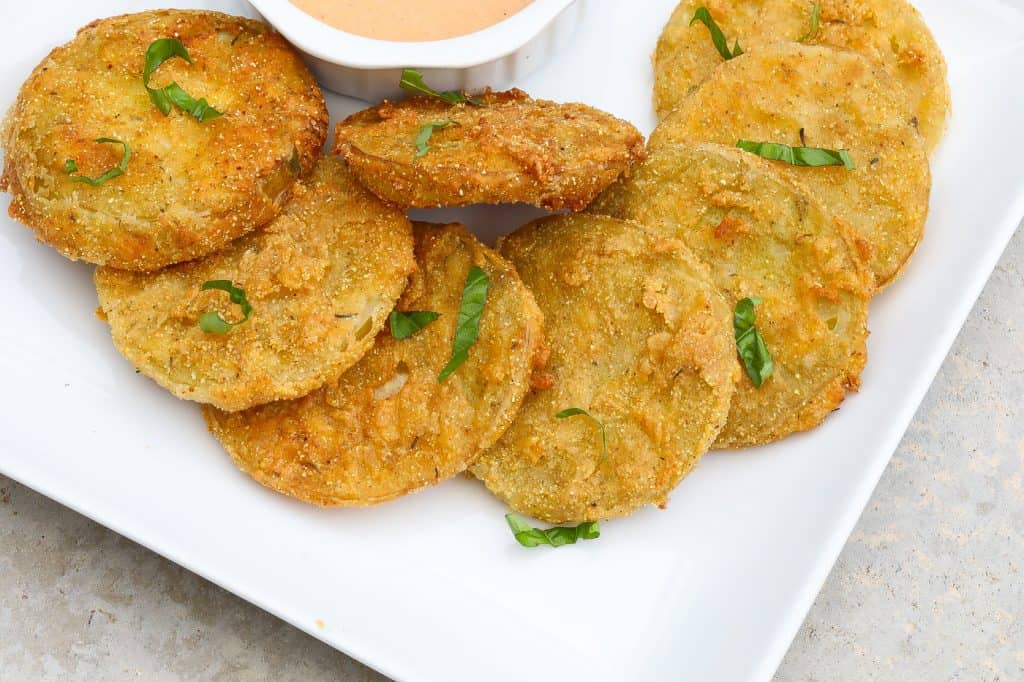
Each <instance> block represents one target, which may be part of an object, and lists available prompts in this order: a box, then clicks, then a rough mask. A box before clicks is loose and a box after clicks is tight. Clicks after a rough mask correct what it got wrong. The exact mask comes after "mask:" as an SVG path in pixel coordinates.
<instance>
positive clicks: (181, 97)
mask: <svg viewBox="0 0 1024 682" xmlns="http://www.w3.org/2000/svg"><path fill="white" fill-rule="evenodd" d="M172 57H181V58H182V59H184V60H185V61H186V62H188V63H189V64H191V63H192V58H191V57H189V55H188V50H186V49H185V46H184V45H182V44H181V41H180V40H175V39H174V38H160V39H159V40H155V41H153V43H152V44H151V45H150V46H149V48H148V49H147V50H146V66H145V68H144V69H143V71H142V84H143V85H145V86H146V92H148V93H149V99H150V100H151V101H152V102H153V104H155V105H156V107H157V109H159V110H160V111H162V112H163V114H164V116H167V115H168V114H170V113H171V105H174V106H177V107H178V108H179V109H181V110H182V111H184V112H186V113H188V114H189V115H191V116H192V117H193V118H194V119H196V120H197V121H199V122H200V123H205V122H206V121H209V120H212V119H215V118H217V117H219V116H221V115H222V114H221V112H219V111H217V110H216V109H214V108H213V107H211V106H210V104H209V103H208V102H207V101H206V100H205V99H200V100H198V101H196V100H195V99H193V98H192V97H191V96H190V95H189V94H188V93H187V92H185V91H184V90H182V89H181V86H179V85H178V84H177V83H173V82H172V83H171V84H170V85H168V86H165V87H162V88H151V87H149V79H150V77H151V76H152V75H153V72H154V71H156V70H157V69H158V68H160V65H161V64H163V63H164V62H165V61H167V60H168V59H171V58H172Z"/></svg>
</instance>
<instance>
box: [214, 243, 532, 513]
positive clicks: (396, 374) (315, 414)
mask: <svg viewBox="0 0 1024 682" xmlns="http://www.w3.org/2000/svg"><path fill="white" fill-rule="evenodd" d="M416 260H417V263H418V269H417V271H416V274H414V275H413V277H412V281H411V283H410V285H409V288H408V289H407V290H406V292H405V293H404V294H403V295H402V299H401V300H400V301H399V304H398V310H399V311H403V312H407V313H409V312H433V313H437V314H438V315H439V317H438V318H437V319H436V320H435V321H433V322H431V323H429V324H427V325H426V326H425V327H423V328H421V329H420V330H419V331H417V332H416V333H414V334H413V335H412V336H409V337H408V338H404V339H401V340H400V339H396V338H394V337H392V335H391V333H390V332H389V331H387V330H386V331H384V332H382V333H381V334H380V335H379V336H378V337H377V340H376V343H375V345H374V347H373V349H372V350H371V351H370V352H369V353H368V354H367V355H366V357H364V358H363V359H362V360H360V361H359V362H358V363H357V364H356V365H355V366H354V367H352V368H351V369H349V370H348V371H347V372H345V373H344V374H343V375H342V376H341V378H339V379H337V380H336V381H333V382H331V383H330V384H328V385H327V386H325V387H323V388H321V389H320V390H318V391H315V392H314V393H312V394H310V395H308V396H306V397H304V398H301V399H299V400H294V401H289V402H280V403H273V404H271V405H265V406H263V407H257V408H255V409H252V410H246V411H244V412H235V413H227V412H222V411H220V410H216V409H213V408H209V407H207V408H205V409H204V414H205V416H206V421H207V424H208V425H209V427H210V431H212V432H213V434H214V435H215V436H216V437H217V439H218V440H220V442H221V443H222V444H223V446H224V448H225V449H226V450H227V451H228V453H229V454H230V455H231V457H232V458H233V459H234V460H235V462H236V463H237V464H238V466H239V467H240V468H241V469H242V470H243V471H245V472H246V473H248V474H249V475H250V476H252V477H253V478H255V479H256V480H257V481H259V482H260V483H262V484H263V485H265V486H267V487H269V488H272V489H274V490H277V491H278V492H281V493H284V494H286V495H290V496H292V497H296V498H298V499H300V500H304V501H306V502H311V503H313V504H318V505H322V506H331V507H335V506H339V507H358V506H368V505H374V504H379V503H382V502H386V501H388V500H391V499H394V498H396V497H400V496H402V495H406V494H408V493H411V492H414V491H416V490H419V489H421V488H424V487H426V486H430V485H434V484H436V483H438V482H440V481H443V480H445V479H448V478H451V477H453V476H455V475H457V474H459V473H461V472H463V471H465V469H466V467H468V466H469V465H470V464H471V463H472V462H473V461H475V460H476V458H477V457H479V455H480V453H481V452H483V451H484V450H485V449H486V448H488V447H490V446H491V445H492V444H493V443H494V441H495V440H497V439H498V437H499V436H501V434H502V433H503V432H504V431H505V429H506V428H508V425H509V423H511V421H512V417H513V416H514V415H515V413H516V410H518V409H519V405H520V403H521V401H522V400H523V397H524V396H525V395H526V394H527V392H528V391H529V388H530V382H531V377H532V375H533V372H534V370H535V365H536V364H537V363H541V362H542V361H543V359H544V355H545V352H544V351H545V346H544V333H543V317H542V316H541V313H540V310H539V309H538V307H537V305H536V303H535V302H534V300H533V297H532V295H531V294H530V292H529V291H528V290H527V288H526V287H525V285H524V284H523V283H522V280H520V279H519V277H518V275H517V274H516V272H515V269H514V268H513V267H512V266H511V265H510V264H509V263H508V262H507V261H506V260H505V259H503V258H501V257H500V256H498V254H497V253H495V252H494V251H492V250H491V249H489V248H487V247H485V246H483V245H482V244H480V243H479V242H478V241H477V240H476V239H475V238H474V237H472V236H471V235H470V234H469V233H468V232H466V230H465V229H464V228H463V227H461V226H457V225H449V226H428V225H421V224H417V225H416ZM474 266H475V267H477V268H480V269H482V270H483V271H484V272H485V273H486V274H487V276H488V287H487V295H486V303H485V305H484V308H483V312H482V314H481V317H480V322H479V338H478V339H477V341H476V343H474V344H473V346H472V347H471V348H470V350H469V358H468V360H467V361H466V362H465V363H464V364H462V365H461V366H460V367H459V368H458V369H457V370H456V371H455V372H454V373H453V374H451V376H449V377H448V378H447V379H445V380H444V381H439V380H438V377H439V375H440V373H441V370H442V369H443V368H444V367H445V366H446V364H447V363H448V359H449V357H450V355H451V353H452V347H453V339H454V337H455V334H456V326H457V323H458V319H459V312H460V309H461V300H462V295H463V288H464V285H465V283H466V280H467V276H468V275H469V273H470V270H471V268H473V267H474Z"/></svg>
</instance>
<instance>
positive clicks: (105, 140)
mask: <svg viewBox="0 0 1024 682" xmlns="http://www.w3.org/2000/svg"><path fill="white" fill-rule="evenodd" d="M96 142H97V144H119V145H121V148H122V150H123V151H122V152H121V162H120V163H119V164H117V165H116V166H114V167H113V168H110V169H108V170H106V171H104V172H103V173H102V174H101V175H98V176H97V177H95V178H89V177H86V176H84V175H74V173H77V172H78V163H77V162H76V161H75V160H74V159H68V160H67V161H65V162H64V170H65V171H67V174H68V175H71V176H72V177H71V181H72V182H84V183H85V184H87V185H92V186H93V187H99V186H100V185H102V184H103V183H105V182H106V181H107V180H113V179H114V178H116V177H118V176H119V175H124V174H125V171H127V170H128V162H129V161H131V159H132V148H131V147H130V146H128V143H127V142H123V141H121V140H115V139H114V138H112V137H100V138H97V139H96Z"/></svg>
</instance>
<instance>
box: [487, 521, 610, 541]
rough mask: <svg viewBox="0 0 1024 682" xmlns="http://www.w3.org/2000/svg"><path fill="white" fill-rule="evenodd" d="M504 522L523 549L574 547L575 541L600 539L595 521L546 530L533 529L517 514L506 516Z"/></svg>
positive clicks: (598, 527)
mask: <svg viewBox="0 0 1024 682" xmlns="http://www.w3.org/2000/svg"><path fill="white" fill-rule="evenodd" d="M505 521H507V522H508V527H509V528H511V529H512V534H513V535H515V537H516V542H518V543H519V544H520V545H522V546H523V547H537V546H539V545H549V546H551V547H562V546H563V545H575V544H576V541H577V540H596V539H597V538H599V537H601V527H600V526H599V525H598V522H597V521H587V522H586V523H581V524H580V525H578V526H575V527H569V528H564V527H560V528H548V529H547V530H544V529H541V528H534V527H533V526H531V525H530V524H529V523H528V522H527V520H526V519H524V518H523V517H522V516H519V515H518V514H506V515H505Z"/></svg>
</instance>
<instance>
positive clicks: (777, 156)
mask: <svg viewBox="0 0 1024 682" xmlns="http://www.w3.org/2000/svg"><path fill="white" fill-rule="evenodd" d="M736 146H737V147H739V148H740V149H742V150H743V151H746V152H750V153H751V154H757V155H758V156H760V157H761V158H762V159H768V160H769V161H782V162H784V163H788V164H789V165H791V166H812V167H823V166H842V167H844V168H845V169H846V170H855V169H856V168H857V166H856V165H855V164H854V163H853V159H852V158H851V157H850V153H849V152H848V151H846V150H845V149H839V150H833V149H819V148H817V147H790V146H789V145H785V144H779V143H777V142H751V141H750V140H740V141H739V142H737V143H736Z"/></svg>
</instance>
